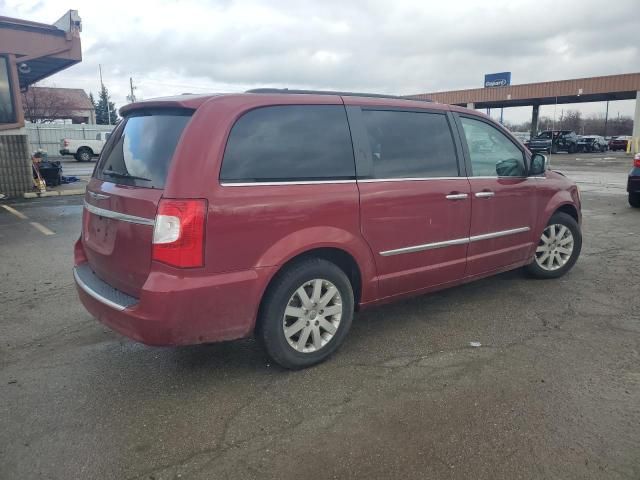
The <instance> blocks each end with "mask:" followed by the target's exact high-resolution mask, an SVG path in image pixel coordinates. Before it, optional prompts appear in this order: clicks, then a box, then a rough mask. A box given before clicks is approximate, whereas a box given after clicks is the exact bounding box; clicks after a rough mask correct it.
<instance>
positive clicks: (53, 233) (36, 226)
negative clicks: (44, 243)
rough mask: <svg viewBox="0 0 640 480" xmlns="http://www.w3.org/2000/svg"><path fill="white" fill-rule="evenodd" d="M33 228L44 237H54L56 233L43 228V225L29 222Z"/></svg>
mask: <svg viewBox="0 0 640 480" xmlns="http://www.w3.org/2000/svg"><path fill="white" fill-rule="evenodd" d="M29 223H30V224H31V225H32V226H33V228H35V229H36V230H38V231H39V232H40V233H42V234H44V235H55V234H56V233H55V232H53V231H51V230H49V229H48V228H47V227H45V226H44V225H42V224H41V223H38V222H29Z"/></svg>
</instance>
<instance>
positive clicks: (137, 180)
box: [95, 109, 193, 188]
mask: <svg viewBox="0 0 640 480" xmlns="http://www.w3.org/2000/svg"><path fill="white" fill-rule="evenodd" d="M192 113H193V112H192V111H191V110H182V109H177V110H176V109H172V110H153V111H141V112H135V113H133V114H131V115H128V116H127V117H125V118H124V120H122V124H120V125H118V127H117V128H116V130H115V131H114V132H113V135H111V138H109V140H108V141H107V144H106V146H105V149H104V151H103V152H102V155H101V157H100V160H98V165H97V166H96V171H95V177H96V178H98V179H100V180H104V181H105V182H113V183H117V184H121V185H131V186H136V187H144V188H164V184H165V181H166V179H167V173H168V171H169V166H170V164H171V158H172V157H173V153H174V151H175V149H176V146H177V145H178V140H180V136H181V135H182V131H183V130H184V128H185V126H186V125H187V123H188V122H189V119H190V118H191V114H192Z"/></svg>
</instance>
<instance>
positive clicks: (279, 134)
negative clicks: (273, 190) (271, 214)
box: [220, 105, 355, 183]
mask: <svg viewBox="0 0 640 480" xmlns="http://www.w3.org/2000/svg"><path fill="white" fill-rule="evenodd" d="M353 178H355V162H354V159H353V146H352V144H351V134H350V133H349V125H348V123H347V114H346V112H345V109H344V107H343V106H341V105H283V106H275V107H262V108H257V109H255V110H251V111H249V112H247V113H246V114H244V115H243V116H242V117H240V119H239V120H238V121H237V122H236V124H235V125H234V126H233V128H232V129H231V133H230V134H229V139H228V141H227V147H226V149H225V152H224V158H223V160H222V168H221V170H220V180H221V181H223V182H227V183H234V182H235V183H238V182H269V181H271V182H277V181H313V180H320V181H322V180H325V181H326V180H346V179H353Z"/></svg>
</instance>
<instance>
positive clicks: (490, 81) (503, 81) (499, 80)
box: [484, 72, 511, 88]
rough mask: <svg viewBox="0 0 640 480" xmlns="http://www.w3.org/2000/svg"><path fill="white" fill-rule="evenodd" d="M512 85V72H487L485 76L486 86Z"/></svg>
mask: <svg viewBox="0 0 640 480" xmlns="http://www.w3.org/2000/svg"><path fill="white" fill-rule="evenodd" d="M507 85H511V72H500V73H487V74H486V75H485V76H484V86H485V87H486V88H494V87H506V86H507Z"/></svg>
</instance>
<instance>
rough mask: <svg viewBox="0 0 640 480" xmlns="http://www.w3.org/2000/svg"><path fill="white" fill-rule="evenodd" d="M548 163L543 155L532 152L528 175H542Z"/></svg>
mask: <svg viewBox="0 0 640 480" xmlns="http://www.w3.org/2000/svg"><path fill="white" fill-rule="evenodd" d="M548 164H549V161H548V160H547V157H546V156H545V155H542V154H541V153H534V154H533V155H532V156H531V163H530V167H529V175H542V174H543V173H544V172H545V171H546V170H547V166H548Z"/></svg>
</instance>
